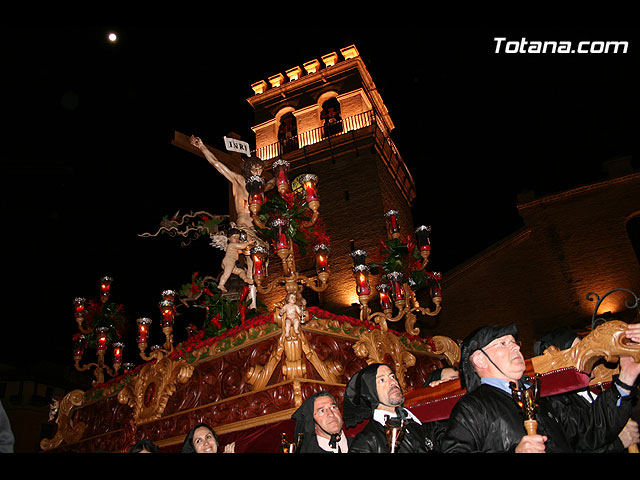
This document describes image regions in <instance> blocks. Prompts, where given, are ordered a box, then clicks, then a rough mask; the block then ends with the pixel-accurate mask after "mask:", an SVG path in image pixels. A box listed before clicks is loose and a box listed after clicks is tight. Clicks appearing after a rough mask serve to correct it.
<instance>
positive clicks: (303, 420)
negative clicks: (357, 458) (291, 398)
mask: <svg viewBox="0 0 640 480" xmlns="http://www.w3.org/2000/svg"><path fill="white" fill-rule="evenodd" d="M291 418H293V419H294V420H295V421H296V428H295V438H296V439H297V438H298V434H299V433H302V434H303V437H302V445H301V446H300V448H299V449H298V453H348V451H349V444H350V443H351V440H352V438H350V437H347V436H346V435H345V434H344V431H343V429H342V427H343V425H344V422H343V420H342V414H341V413H340V408H339V407H338V403H337V402H336V400H335V398H334V397H333V395H331V394H330V393H329V392H325V391H320V392H317V393H315V394H313V395H311V396H310V397H309V398H307V399H306V400H305V401H304V402H303V403H302V405H300V407H299V408H298V409H297V410H296V411H295V413H294V414H293V415H292V416H291Z"/></svg>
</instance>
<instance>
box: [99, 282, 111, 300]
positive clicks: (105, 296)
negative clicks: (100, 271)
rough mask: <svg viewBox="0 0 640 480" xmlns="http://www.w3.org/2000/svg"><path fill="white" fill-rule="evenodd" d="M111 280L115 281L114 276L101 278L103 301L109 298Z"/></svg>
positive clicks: (101, 297)
mask: <svg viewBox="0 0 640 480" xmlns="http://www.w3.org/2000/svg"><path fill="white" fill-rule="evenodd" d="M111 282H113V278H111V277H107V276H105V277H102V278H101V279H100V300H102V302H103V303H104V302H106V301H107V300H109V294H110V293H111Z"/></svg>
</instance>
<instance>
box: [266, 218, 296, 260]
mask: <svg viewBox="0 0 640 480" xmlns="http://www.w3.org/2000/svg"><path fill="white" fill-rule="evenodd" d="M269 225H270V227H271V231H272V232H273V235H274V237H275V239H276V240H275V244H276V251H277V252H278V254H280V252H281V251H286V253H287V254H288V251H289V249H290V248H291V247H290V245H289V238H288V237H287V229H288V228H289V222H288V221H287V219H286V218H284V217H277V218H274V219H273V220H272V221H271V223H270V224H269Z"/></svg>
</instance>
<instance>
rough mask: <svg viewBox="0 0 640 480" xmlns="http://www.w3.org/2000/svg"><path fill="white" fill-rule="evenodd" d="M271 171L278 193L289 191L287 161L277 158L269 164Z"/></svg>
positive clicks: (282, 193)
mask: <svg viewBox="0 0 640 480" xmlns="http://www.w3.org/2000/svg"><path fill="white" fill-rule="evenodd" d="M271 171H272V172H273V176H274V177H275V179H276V188H277V189H278V193H279V194H280V195H284V194H285V193H289V192H290V191H291V183H290V182H289V162H287V161H286V160H283V159H281V158H280V159H278V160H276V161H275V162H273V164H272V165H271Z"/></svg>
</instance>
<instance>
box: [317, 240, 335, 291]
mask: <svg viewBox="0 0 640 480" xmlns="http://www.w3.org/2000/svg"><path fill="white" fill-rule="evenodd" d="M313 251H314V253H315V257H316V273H317V274H318V278H319V279H320V281H321V282H323V283H324V282H326V281H327V278H328V276H329V252H330V251H331V249H330V248H329V245H327V244H326V243H319V244H317V245H314V246H313Z"/></svg>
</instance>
